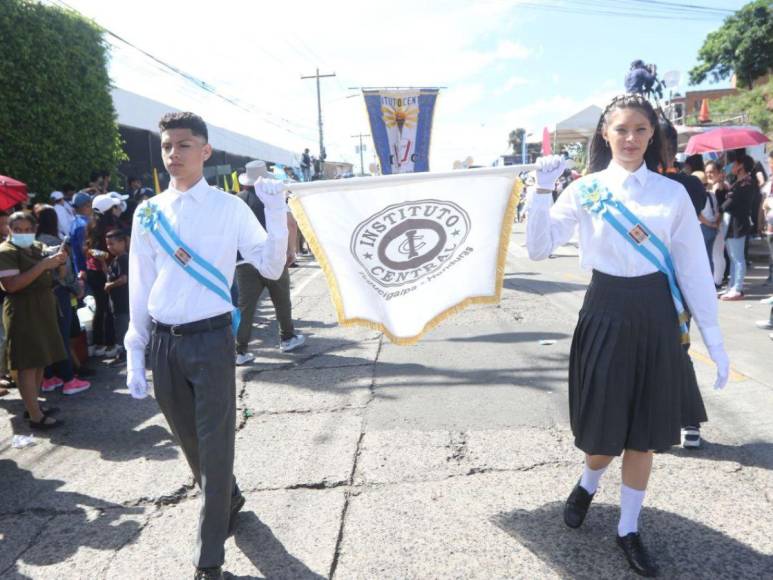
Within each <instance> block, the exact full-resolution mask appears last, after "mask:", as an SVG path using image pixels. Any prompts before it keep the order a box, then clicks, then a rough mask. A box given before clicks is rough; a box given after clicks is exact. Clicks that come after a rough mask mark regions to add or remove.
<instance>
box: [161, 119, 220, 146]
mask: <svg viewBox="0 0 773 580" xmlns="http://www.w3.org/2000/svg"><path fill="white" fill-rule="evenodd" d="M158 129H159V132H160V133H163V132H164V131H166V130H168V129H190V130H191V133H193V134H194V135H198V136H199V137H204V142H205V143H209V131H208V130H207V124H206V123H205V122H204V119H202V118H201V117H199V116H198V115H196V114H195V113H190V112H183V113H167V114H166V115H164V116H163V117H161V120H160V121H159V122H158Z"/></svg>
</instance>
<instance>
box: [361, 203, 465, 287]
mask: <svg viewBox="0 0 773 580" xmlns="http://www.w3.org/2000/svg"><path fill="white" fill-rule="evenodd" d="M469 232H470V217H469V215H467V212H466V211H464V210H463V209H462V208H461V207H459V206H458V205H456V204H455V203H452V202H449V201H438V200H435V199H424V200H420V201H407V202H404V203H398V204H395V205H390V206H389V207H386V208H384V209H382V210H381V211H380V212H378V213H376V214H373V215H372V216H370V217H369V218H368V219H366V220H365V221H363V222H361V223H360V224H359V225H358V226H357V228H356V229H355V230H354V234H353V235H352V242H351V251H352V255H353V256H354V257H355V259H356V260H357V261H358V262H359V263H360V265H361V266H362V267H363V269H364V270H365V272H367V275H368V277H369V278H370V279H371V280H373V281H374V282H375V283H377V284H379V285H380V286H384V287H396V286H404V285H406V284H412V283H415V282H417V281H418V280H421V279H422V278H424V277H425V276H427V275H429V274H439V273H440V272H441V271H443V269H444V268H445V266H446V264H447V263H449V262H450V261H451V258H453V257H454V255H455V254H456V252H457V250H458V249H459V248H460V247H461V245H462V243H463V242H464V241H465V240H466V239H467V234H469Z"/></svg>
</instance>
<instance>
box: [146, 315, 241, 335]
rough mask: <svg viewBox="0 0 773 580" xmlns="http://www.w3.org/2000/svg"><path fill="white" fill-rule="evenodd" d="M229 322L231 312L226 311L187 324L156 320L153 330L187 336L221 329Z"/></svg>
mask: <svg viewBox="0 0 773 580" xmlns="http://www.w3.org/2000/svg"><path fill="white" fill-rule="evenodd" d="M229 324H231V313H230V312H226V313H225V314H220V315H218V316H213V317H212V318H205V319H204V320H197V321H196V322H187V323H185V324H162V323H161V322H157V321H155V320H154V321H153V330H154V331H155V332H163V333H166V334H171V335H172V336H185V335H188V334H198V333H200V332H207V331H208V330H219V329H221V328H223V327H225V326H228V325H229Z"/></svg>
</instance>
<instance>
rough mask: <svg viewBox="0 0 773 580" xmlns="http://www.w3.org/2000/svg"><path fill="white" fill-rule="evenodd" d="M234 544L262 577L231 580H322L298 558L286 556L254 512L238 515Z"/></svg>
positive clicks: (238, 577) (321, 577) (239, 577)
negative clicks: (287, 579) (279, 579)
mask: <svg viewBox="0 0 773 580" xmlns="http://www.w3.org/2000/svg"><path fill="white" fill-rule="evenodd" d="M234 541H235V542H236V545H237V546H238V547H239V549H240V550H241V551H242V553H243V554H244V555H245V556H247V558H248V559H249V560H250V562H252V565H253V566H255V568H256V569H257V570H260V572H261V573H262V574H263V576H234V575H232V574H226V578H233V579H234V580H257V579H259V578H266V579H276V578H297V579H299V580H323V579H324V576H320V575H319V574H317V573H316V572H313V571H312V570H309V568H308V567H307V566H306V565H305V564H304V563H303V562H301V561H300V560H298V558H296V557H295V556H293V555H292V554H290V553H289V552H288V551H287V550H286V549H285V547H284V546H283V545H282V543H281V542H280V541H279V540H278V539H277V537H276V536H275V535H274V533H273V532H272V531H271V528H269V527H268V526H267V525H266V524H264V523H263V522H261V521H260V519H258V516H256V515H255V512H242V513H240V514H239V527H238V528H237V529H236V533H235V534H234Z"/></svg>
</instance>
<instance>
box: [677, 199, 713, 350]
mask: <svg viewBox="0 0 773 580" xmlns="http://www.w3.org/2000/svg"><path fill="white" fill-rule="evenodd" d="M681 199H682V201H681V203H680V205H679V208H678V210H677V215H676V216H675V219H674V223H673V225H672V232H671V257H672V258H673V261H674V268H675V269H676V280H677V282H678V284H679V288H680V290H681V291H682V295H683V296H684V299H685V302H686V303H687V307H688V308H689V309H690V313H691V314H692V317H693V318H694V319H695V322H696V323H697V324H698V328H699V329H700V331H701V335H702V336H703V342H704V344H705V345H706V346H714V345H717V344H721V343H722V332H721V331H720V329H719V317H718V307H717V292H716V288H715V287H714V277H713V276H712V274H711V266H709V257H708V255H707V254H706V244H705V242H704V241H703V235H702V234H701V230H700V226H699V225H698V220H696V219H695V213H694V212H693V206H692V203H691V202H690V198H689V197H688V196H687V195H682V196H681Z"/></svg>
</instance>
